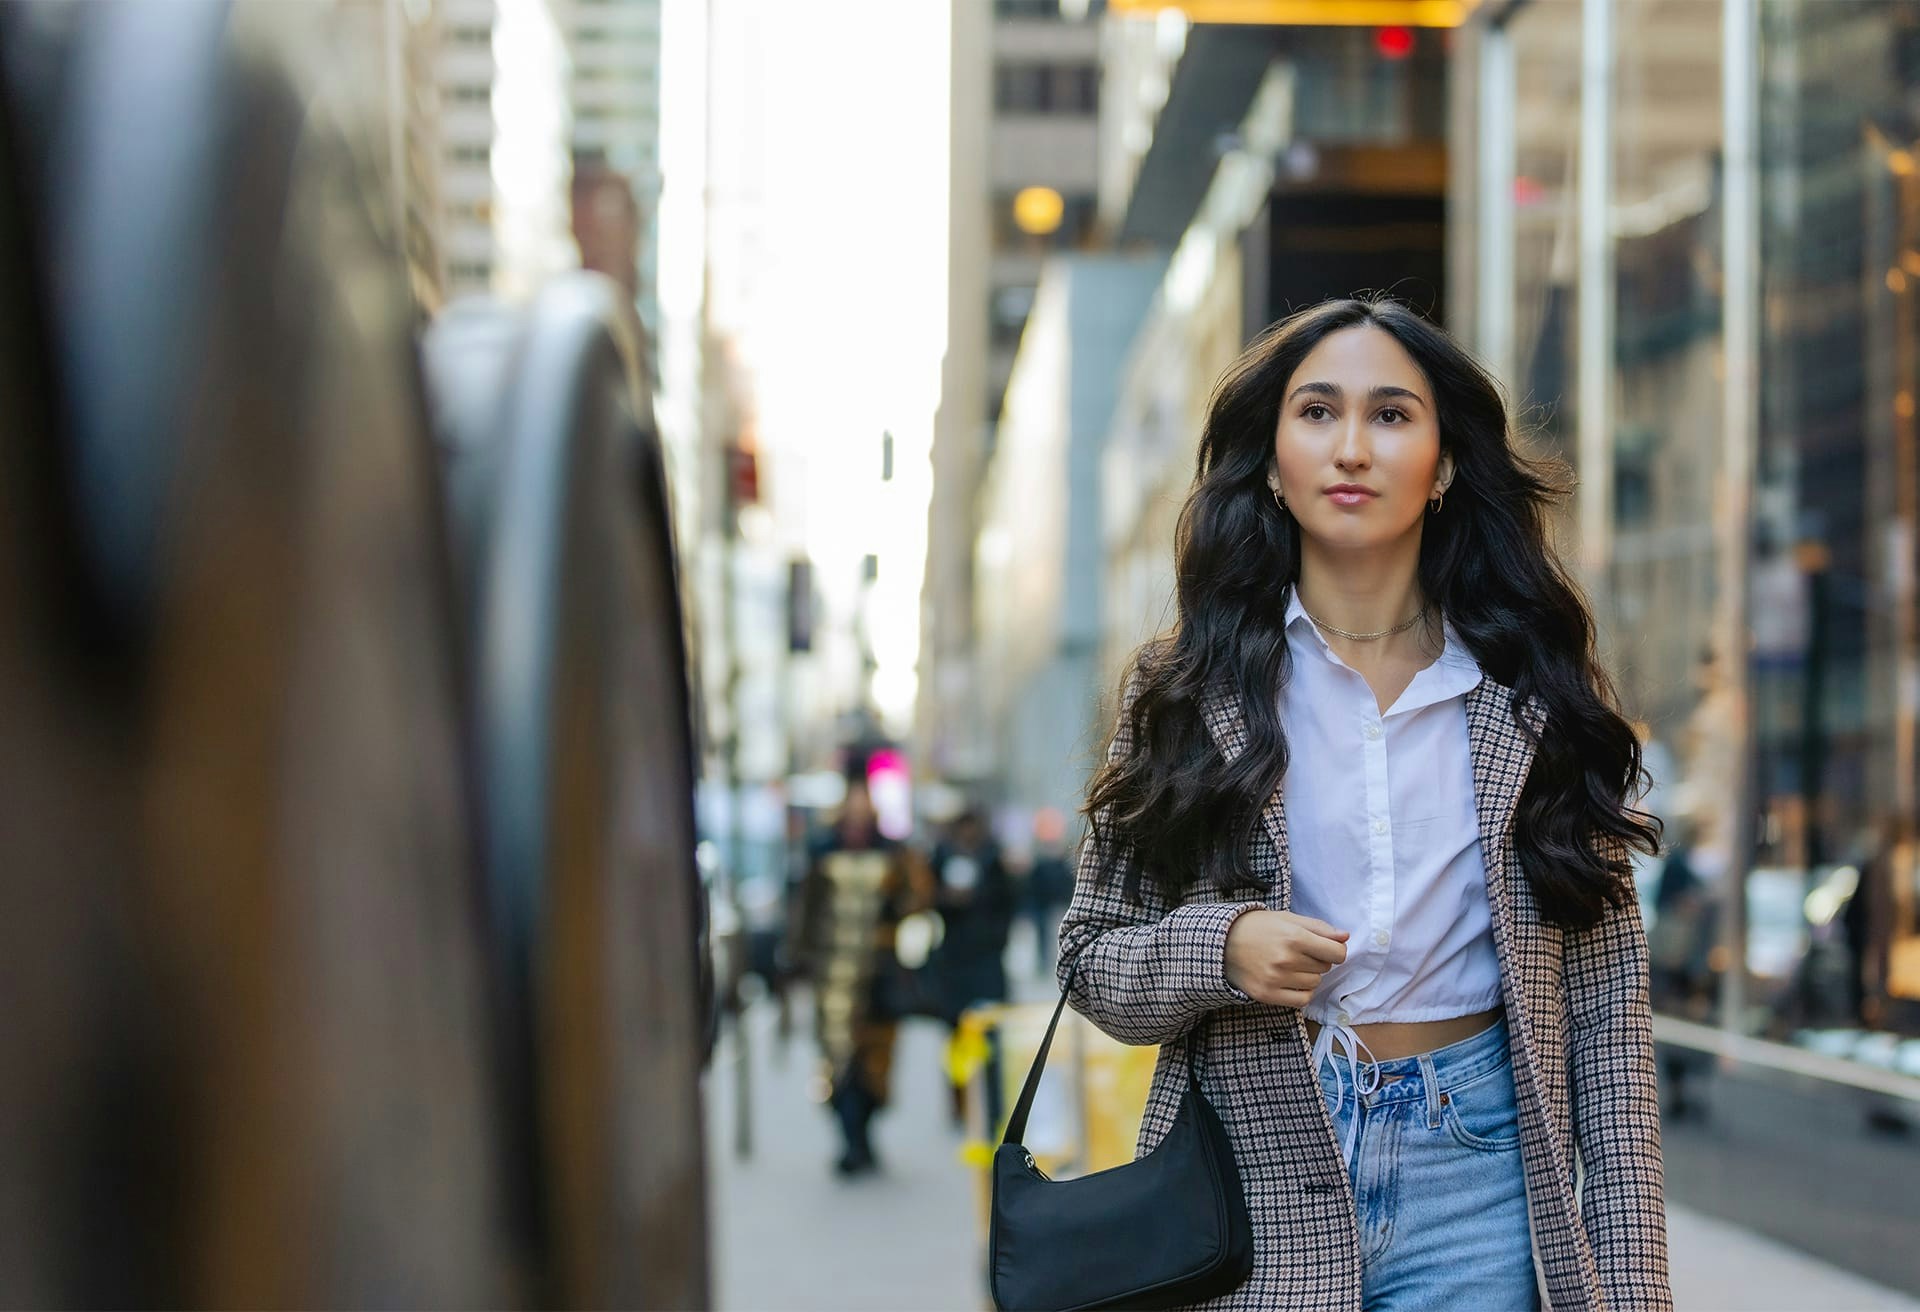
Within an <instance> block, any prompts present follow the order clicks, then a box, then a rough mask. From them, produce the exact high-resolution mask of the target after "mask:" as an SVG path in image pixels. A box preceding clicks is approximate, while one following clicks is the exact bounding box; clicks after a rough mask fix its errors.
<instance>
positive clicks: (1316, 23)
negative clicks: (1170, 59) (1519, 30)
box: [1107, 0, 1479, 27]
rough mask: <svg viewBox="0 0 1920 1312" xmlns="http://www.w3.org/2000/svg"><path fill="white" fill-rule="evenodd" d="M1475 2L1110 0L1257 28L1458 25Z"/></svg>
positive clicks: (1125, 9) (1114, 6)
mask: <svg viewBox="0 0 1920 1312" xmlns="http://www.w3.org/2000/svg"><path fill="white" fill-rule="evenodd" d="M1478 4H1479V0H1110V3H1109V4H1108V5H1107V8H1108V9H1109V10H1110V11H1111V12H1113V13H1116V14H1137V15H1143V16H1152V15H1155V14H1160V13H1165V12H1168V11H1173V12H1176V13H1180V14H1183V15H1185V16H1186V18H1187V20H1188V21H1189V22H1193V23H1243V24H1249V25H1254V26H1260V27H1458V26H1460V24H1462V23H1464V22H1466V21H1467V18H1468V16H1469V15H1470V14H1472V13H1473V11H1474V9H1475V8H1477V7H1478Z"/></svg>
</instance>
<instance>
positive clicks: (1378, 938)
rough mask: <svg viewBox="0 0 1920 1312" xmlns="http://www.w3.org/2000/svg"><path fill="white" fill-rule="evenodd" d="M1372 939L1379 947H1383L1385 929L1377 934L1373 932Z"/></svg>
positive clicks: (1385, 942)
mask: <svg viewBox="0 0 1920 1312" xmlns="http://www.w3.org/2000/svg"><path fill="white" fill-rule="evenodd" d="M1373 941H1374V942H1375V943H1377V944H1379V945H1380V946H1381V947H1385V946H1386V945H1387V931H1386V930H1384V929H1383V930H1381V931H1380V932H1379V933H1378V934H1375V935H1374V936H1373Z"/></svg>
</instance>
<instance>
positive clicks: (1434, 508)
mask: <svg viewBox="0 0 1920 1312" xmlns="http://www.w3.org/2000/svg"><path fill="white" fill-rule="evenodd" d="M1446 499H1447V494H1446V493H1445V492H1436V493H1434V494H1433V500H1431V501H1429V502H1427V513H1428V514H1431V515H1437V514H1439V513H1440V503H1441V502H1443V501H1445V500H1446Z"/></svg>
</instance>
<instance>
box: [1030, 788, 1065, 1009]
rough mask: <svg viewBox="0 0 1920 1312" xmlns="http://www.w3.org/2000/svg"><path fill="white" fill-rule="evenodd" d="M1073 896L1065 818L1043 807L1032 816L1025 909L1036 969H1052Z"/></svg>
mask: <svg viewBox="0 0 1920 1312" xmlns="http://www.w3.org/2000/svg"><path fill="white" fill-rule="evenodd" d="M1072 896H1073V866H1072V864H1071V863H1070V862H1069V861H1068V860H1067V821H1066V817H1065V816H1063V815H1061V814H1060V812H1059V810H1058V809H1057V808H1055V807H1051V806H1043V807H1041V808H1040V810H1039V812H1038V813H1037V814H1035V816H1034V817H1033V864H1032V865H1030V866H1029V867H1028V868H1027V886H1026V908H1027V916H1028V918H1029V919H1031V920H1032V922H1033V935H1034V956H1035V960H1036V963H1037V964H1036V969H1037V970H1038V971H1039V973H1040V974H1042V975H1045V974H1046V973H1047V972H1048V971H1050V970H1052V969H1053V960H1054V957H1055V956H1057V955H1058V953H1059V947H1060V917H1061V916H1063V915H1065V914H1066V910H1067V900H1068V899H1069V898H1071V897H1072Z"/></svg>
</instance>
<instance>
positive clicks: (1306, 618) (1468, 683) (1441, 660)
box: [1285, 588, 1484, 709]
mask: <svg viewBox="0 0 1920 1312" xmlns="http://www.w3.org/2000/svg"><path fill="white" fill-rule="evenodd" d="M1285 628H1286V632H1287V636H1288V638H1289V639H1290V640H1292V641H1294V642H1296V643H1301V642H1306V641H1308V640H1309V639H1310V640H1311V642H1312V643H1313V644H1314V645H1315V646H1316V647H1317V648H1318V649H1319V650H1320V652H1321V653H1322V654H1323V655H1324V656H1325V658H1326V659H1327V660H1330V661H1332V662H1333V663H1334V664H1336V665H1343V666H1344V665H1346V662H1345V661H1343V660H1341V659H1340V656H1339V654H1338V653H1337V652H1335V651H1334V649H1333V647H1332V646H1331V644H1329V643H1328V642H1327V638H1326V635H1325V634H1323V633H1321V632H1320V626H1319V625H1317V624H1315V623H1314V622H1313V618H1312V617H1311V616H1310V615H1308V614H1307V608H1306V607H1305V606H1303V605H1301V604H1300V589H1298V588H1288V589H1287V618H1286V624H1285ZM1440 632H1441V637H1442V642H1441V647H1440V655H1439V657H1438V658H1437V659H1435V660H1434V662H1433V663H1432V664H1431V665H1429V666H1427V667H1426V668H1425V669H1423V670H1421V671H1420V672H1419V673H1418V674H1416V675H1414V676H1413V682H1412V683H1410V684H1408V685H1407V690H1406V692H1404V693H1402V694H1401V696H1400V700H1399V701H1397V702H1395V703H1394V706H1395V708H1396V709H1411V708H1412V707H1414V706H1425V705H1430V704H1431V703H1433V702H1438V701H1445V700H1446V699H1447V698H1449V697H1455V696H1458V695H1459V694H1461V693H1463V692H1466V691H1467V690H1468V689H1470V688H1472V687H1474V686H1475V685H1476V684H1478V683H1479V682H1480V680H1481V679H1482V678H1483V677H1484V672H1483V671H1482V670H1481V668H1480V662H1479V661H1478V660H1477V659H1475V657H1474V655H1473V653H1472V652H1471V651H1469V650H1468V648H1467V644H1466V643H1465V642H1464V641H1463V640H1462V639H1461V637H1460V633H1459V630H1457V629H1455V628H1454V627H1453V621H1452V620H1450V619H1448V618H1446V616H1445V615H1442V616H1441V617H1440Z"/></svg>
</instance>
